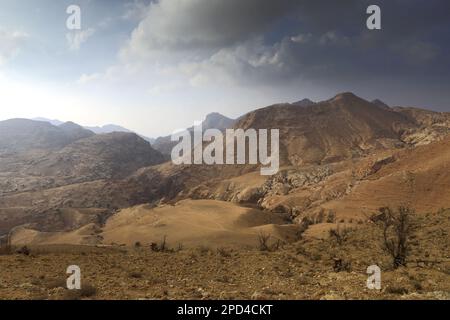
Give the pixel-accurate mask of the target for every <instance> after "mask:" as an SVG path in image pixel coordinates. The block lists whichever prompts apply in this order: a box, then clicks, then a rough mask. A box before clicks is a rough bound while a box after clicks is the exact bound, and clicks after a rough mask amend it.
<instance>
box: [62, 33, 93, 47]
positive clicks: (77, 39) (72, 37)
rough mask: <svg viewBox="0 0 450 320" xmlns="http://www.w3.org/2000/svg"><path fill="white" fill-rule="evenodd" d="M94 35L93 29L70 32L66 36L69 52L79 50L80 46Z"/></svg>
mask: <svg viewBox="0 0 450 320" xmlns="http://www.w3.org/2000/svg"><path fill="white" fill-rule="evenodd" d="M94 33H95V29H93V28H89V29H86V30H81V31H78V30H77V31H72V32H69V33H67V34H66V39H67V44H68V46H69V49H70V50H74V51H76V50H79V49H80V47H81V45H82V44H83V43H85V42H86V41H87V40H88V39H89V38H90V37H92V36H93V35H94Z"/></svg>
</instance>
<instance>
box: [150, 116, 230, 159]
mask: <svg viewBox="0 0 450 320" xmlns="http://www.w3.org/2000/svg"><path fill="white" fill-rule="evenodd" d="M235 123H236V120H234V119H230V118H228V117H225V116H224V115H222V114H220V113H218V112H213V113H210V114H208V115H207V116H206V118H205V120H203V122H202V129H203V131H205V130H208V129H219V130H225V129H230V128H233V126H234V124H235ZM187 130H189V131H193V130H194V127H190V128H187ZM175 145H176V142H173V141H171V139H170V136H165V137H159V138H157V139H156V140H155V141H154V143H153V144H152V146H153V148H155V149H156V150H158V151H159V152H161V153H162V154H164V155H170V153H171V151H172V148H173V147H174V146H175Z"/></svg>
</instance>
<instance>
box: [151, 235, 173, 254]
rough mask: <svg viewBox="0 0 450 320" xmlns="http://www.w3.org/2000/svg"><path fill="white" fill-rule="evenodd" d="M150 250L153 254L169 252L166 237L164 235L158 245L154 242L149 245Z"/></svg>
mask: <svg viewBox="0 0 450 320" xmlns="http://www.w3.org/2000/svg"><path fill="white" fill-rule="evenodd" d="M150 250H151V251H154V252H168V251H171V250H169V247H168V246H167V236H166V235H165V236H164V237H163V238H162V240H161V242H160V243H159V244H158V243H156V242H152V243H151V244H150ZM172 251H173V250H172Z"/></svg>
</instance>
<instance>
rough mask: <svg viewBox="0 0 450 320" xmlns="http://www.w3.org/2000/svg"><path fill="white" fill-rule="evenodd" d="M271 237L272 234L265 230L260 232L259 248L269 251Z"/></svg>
mask: <svg viewBox="0 0 450 320" xmlns="http://www.w3.org/2000/svg"><path fill="white" fill-rule="evenodd" d="M269 239H270V234H266V233H264V232H260V233H259V235H258V242H259V250H261V251H269V249H270V248H269Z"/></svg>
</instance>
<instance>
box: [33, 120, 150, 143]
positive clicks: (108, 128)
mask: <svg viewBox="0 0 450 320" xmlns="http://www.w3.org/2000/svg"><path fill="white" fill-rule="evenodd" d="M32 120H35V121H45V122H50V123H51V124H52V125H54V126H60V125H62V124H64V123H65V122H63V121H60V120H56V119H54V120H51V119H47V118H42V117H38V118H34V119H32ZM66 123H67V122H66ZM70 123H73V122H70ZM73 124H75V123H73ZM83 128H85V129H87V130H90V131H92V132H94V133H95V134H104V133H112V132H127V133H135V132H134V131H132V130H129V129H127V128H124V127H122V126H119V125H116V124H107V125H104V126H101V127H100V126H95V127H90V126H84V127H83ZM138 135H139V136H140V137H141V138H142V139H144V140H146V141H148V142H150V143H152V144H153V142H155V139H154V138H149V137H146V136H143V135H140V134H138Z"/></svg>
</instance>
